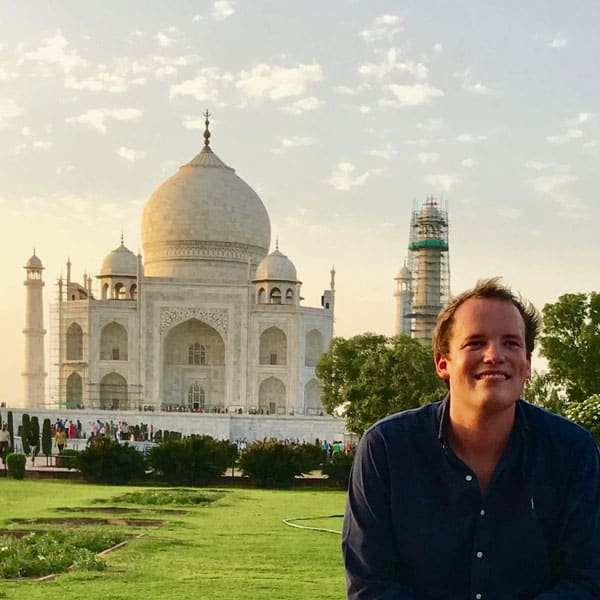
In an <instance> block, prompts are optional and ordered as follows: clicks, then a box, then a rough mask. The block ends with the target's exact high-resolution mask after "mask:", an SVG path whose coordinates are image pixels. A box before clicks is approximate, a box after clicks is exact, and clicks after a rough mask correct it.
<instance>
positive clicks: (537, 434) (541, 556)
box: [342, 398, 600, 600]
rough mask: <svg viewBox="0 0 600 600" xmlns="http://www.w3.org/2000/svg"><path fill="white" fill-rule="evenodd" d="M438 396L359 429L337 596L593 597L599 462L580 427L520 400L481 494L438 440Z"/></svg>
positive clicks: (599, 567)
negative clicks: (341, 589)
mask: <svg viewBox="0 0 600 600" xmlns="http://www.w3.org/2000/svg"><path fill="white" fill-rule="evenodd" d="M448 402H449V399H448V398H446V399H445V400H444V401H443V402H438V403H436V404H431V405H429V406H425V407H423V408H420V409H417V410H412V411H406V412H403V413H399V414H396V415H392V416H391V417H387V418H386V419H383V420H382V421H379V422H378V423H376V424H375V425H373V427H371V428H370V429H369V430H368V431H367V432H366V433H365V435H364V436H363V438H362V440H361V442H360V444H359V446H358V449H357V454H356V457H355V460H354V465H353V467H352V474H351V479H350V486H349V490H348V500H347V504H346V516H345V519H344V529H343V536H342V550H343V555H344V562H345V567H346V580H347V588H348V598H349V599H350V600H367V599H375V598H376V599H378V600H392V599H393V600H405V599H406V600H443V599H448V600H467V599H468V600H533V599H536V600H584V599H585V600H588V599H590V600H591V599H592V598H600V459H599V453H598V447H597V445H596V443H595V441H594V439H593V438H592V436H591V435H590V434H589V432H587V431H586V430H585V429H583V428H581V427H579V426H578V425H575V424H574V423H571V422H570V421H567V420H566V419H563V418H561V417H558V416H556V415H553V414H551V413H548V412H546V411H544V410H542V409H540V408H537V407H535V406H532V405H530V404H528V403H526V402H523V401H522V400H519V401H518V402H517V406H516V411H515V422H514V426H513V431H512V434H511V436H510V439H509V442H508V445H507V447H506V450H505V451H504V454H503V456H502V458H501V460H500V462H499V463H498V466H497V467H496V470H495V472H494V475H493V477H492V480H491V482H490V484H489V486H488V487H487V489H486V491H485V492H484V493H481V491H480V488H479V483H478V481H477V477H476V475H475V473H474V472H473V471H472V470H471V469H470V468H469V467H468V466H467V465H466V464H465V463H464V462H463V461H461V460H460V458H458V457H457V456H456V454H455V453H454V452H453V451H452V449H451V448H450V446H449V445H448V443H447V440H446V438H445V435H444V432H445V429H446V428H445V426H444V423H445V420H446V418H447V417H446V411H447V408H448Z"/></svg>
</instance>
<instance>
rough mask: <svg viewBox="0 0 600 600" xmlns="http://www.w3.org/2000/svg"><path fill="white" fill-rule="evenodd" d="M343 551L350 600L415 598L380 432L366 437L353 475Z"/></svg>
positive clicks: (353, 467) (357, 457)
mask: <svg viewBox="0 0 600 600" xmlns="http://www.w3.org/2000/svg"><path fill="white" fill-rule="evenodd" d="M342 553H343V557H344V565H345V569H346V587H347V592H348V599H349V600H375V599H377V600H416V596H415V594H414V592H413V591H412V590H411V589H410V587H408V585H407V583H406V582H404V581H402V580H401V577H400V572H401V570H402V569H401V568H400V565H399V564H398V556H397V549H396V544H395V540H394V527H393V522H392V514H391V509H390V482H389V467H388V458H387V452H386V448H385V442H384V440H383V438H382V436H381V434H380V433H379V432H377V431H373V430H372V431H370V432H368V433H367V434H366V435H365V436H364V437H363V438H362V440H361V442H360V444H359V446H358V449H357V452H356V456H355V458H354V463H353V466H352V472H351V474H350V483H349V486H348V498H347V501H346V514H345V517H344V527H343V532H342Z"/></svg>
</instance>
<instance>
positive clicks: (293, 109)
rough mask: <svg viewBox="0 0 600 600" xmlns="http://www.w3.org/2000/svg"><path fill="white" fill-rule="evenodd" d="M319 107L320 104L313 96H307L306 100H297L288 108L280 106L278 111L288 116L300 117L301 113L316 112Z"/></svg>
mask: <svg viewBox="0 0 600 600" xmlns="http://www.w3.org/2000/svg"><path fill="white" fill-rule="evenodd" d="M321 105H322V102H321V101H320V100H319V99H318V98H315V97H314V96H308V97H307V98H302V99H300V100H297V101H296V102H294V103H293V104H289V105H288V106H282V107H281V109H280V110H282V111H283V112H286V113H289V114H290V115H301V114H302V113H304V112H307V111H310V110H317V108H320V107H321Z"/></svg>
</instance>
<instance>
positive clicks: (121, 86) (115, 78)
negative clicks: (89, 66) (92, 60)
mask: <svg viewBox="0 0 600 600" xmlns="http://www.w3.org/2000/svg"><path fill="white" fill-rule="evenodd" d="M65 87H66V88H67V89H70V90H86V91H90V92H112V93H114V94H117V93H122V92H126V91H127V87H128V81H127V79H126V78H125V77H121V76H119V75H115V74H113V73H107V72H106V71H103V72H100V73H98V74H96V75H94V76H92V77H87V78H85V79H78V78H77V77H75V76H73V75H69V76H68V77H66V78H65Z"/></svg>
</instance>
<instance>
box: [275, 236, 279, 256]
mask: <svg viewBox="0 0 600 600" xmlns="http://www.w3.org/2000/svg"><path fill="white" fill-rule="evenodd" d="M275 250H277V252H279V236H277V237H276V238H275Z"/></svg>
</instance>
